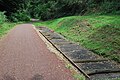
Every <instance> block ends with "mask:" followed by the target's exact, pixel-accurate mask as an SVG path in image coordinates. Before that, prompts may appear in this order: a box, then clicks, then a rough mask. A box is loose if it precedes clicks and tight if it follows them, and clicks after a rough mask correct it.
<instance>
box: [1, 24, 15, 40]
mask: <svg viewBox="0 0 120 80" xmlns="http://www.w3.org/2000/svg"><path fill="white" fill-rule="evenodd" d="M15 25H16V23H9V22H5V23H3V24H1V25H0V38H1V37H2V36H4V35H5V34H6V33H7V32H8V31H9V30H10V29H12V28H13V27H14V26H15Z"/></svg>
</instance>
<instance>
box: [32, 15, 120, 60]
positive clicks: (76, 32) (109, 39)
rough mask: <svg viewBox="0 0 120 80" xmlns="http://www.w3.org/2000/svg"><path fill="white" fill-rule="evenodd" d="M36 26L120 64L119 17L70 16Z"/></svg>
mask: <svg viewBox="0 0 120 80" xmlns="http://www.w3.org/2000/svg"><path fill="white" fill-rule="evenodd" d="M34 25H36V26H47V27H49V28H50V29H52V30H54V31H56V32H58V33H60V34H62V35H63V36H65V37H66V38H67V39H69V40H71V41H74V42H76V43H79V44H80V45H82V46H84V47H86V48H87V49H89V50H91V51H93V52H94V53H96V54H98V55H102V56H104V57H107V58H110V59H113V60H115V61H117V62H120V16H119V15H100V16H95V15H90V16H70V17H63V18H59V19H55V20H50V21H45V22H36V23H34Z"/></svg>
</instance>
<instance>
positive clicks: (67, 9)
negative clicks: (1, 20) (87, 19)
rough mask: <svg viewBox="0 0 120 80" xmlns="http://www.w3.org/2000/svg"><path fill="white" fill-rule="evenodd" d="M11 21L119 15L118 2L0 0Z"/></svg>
mask: <svg viewBox="0 0 120 80" xmlns="http://www.w3.org/2000/svg"><path fill="white" fill-rule="evenodd" d="M0 7H1V8H0V10H1V11H6V14H7V15H8V16H9V19H11V20H12V21H23V20H24V21H27V20H29V19H30V17H31V18H39V19H41V20H48V19H54V18H59V17H63V16H71V15H84V14H88V13H89V14H90V13H96V14H120V11H119V9H120V0H0Z"/></svg>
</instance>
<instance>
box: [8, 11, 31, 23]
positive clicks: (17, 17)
mask: <svg viewBox="0 0 120 80" xmlns="http://www.w3.org/2000/svg"><path fill="white" fill-rule="evenodd" d="M10 19H11V21H14V22H18V21H30V17H29V15H28V14H27V13H26V11H17V12H16V13H12V14H11V16H10Z"/></svg>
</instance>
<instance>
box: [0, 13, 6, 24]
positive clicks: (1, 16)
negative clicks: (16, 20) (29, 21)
mask: <svg viewBox="0 0 120 80" xmlns="http://www.w3.org/2000/svg"><path fill="white" fill-rule="evenodd" d="M4 13H5V12H0V24H3V23H4V22H5V21H6V20H7V19H6V15H5V14H4Z"/></svg>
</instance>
